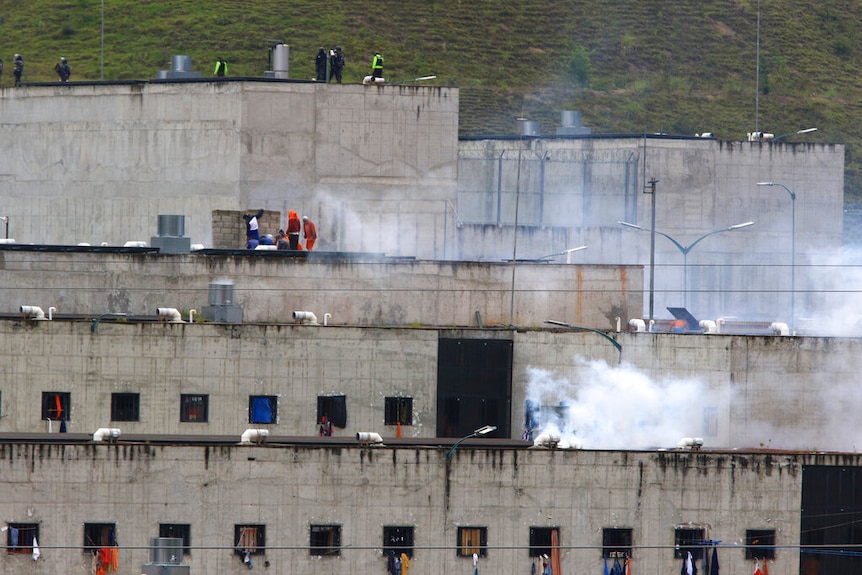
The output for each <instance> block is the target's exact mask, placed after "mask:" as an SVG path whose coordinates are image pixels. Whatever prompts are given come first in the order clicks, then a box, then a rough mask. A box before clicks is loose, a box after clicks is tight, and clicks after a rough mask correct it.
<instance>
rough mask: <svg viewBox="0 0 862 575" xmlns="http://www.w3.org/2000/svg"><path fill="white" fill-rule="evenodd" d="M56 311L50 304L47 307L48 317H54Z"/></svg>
mask: <svg viewBox="0 0 862 575" xmlns="http://www.w3.org/2000/svg"><path fill="white" fill-rule="evenodd" d="M55 311H57V308H55V307H54V306H51V307H49V308H48V319H51V320H52V319H54V312H55Z"/></svg>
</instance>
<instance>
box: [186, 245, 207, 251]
mask: <svg viewBox="0 0 862 575" xmlns="http://www.w3.org/2000/svg"><path fill="white" fill-rule="evenodd" d="M203 249H206V248H204V245H203V244H192V245H191V246H189V251H192V252H199V251H201V250H203Z"/></svg>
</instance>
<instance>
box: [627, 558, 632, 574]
mask: <svg viewBox="0 0 862 575" xmlns="http://www.w3.org/2000/svg"><path fill="white" fill-rule="evenodd" d="M626 575H632V559H631V557H629V558H628V559H626Z"/></svg>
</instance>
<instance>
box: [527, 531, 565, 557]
mask: <svg viewBox="0 0 862 575" xmlns="http://www.w3.org/2000/svg"><path fill="white" fill-rule="evenodd" d="M554 539H556V541H554ZM559 546H560V528H559V527H530V557H541V556H542V555H550V554H551V549H552V548H553V547H559Z"/></svg>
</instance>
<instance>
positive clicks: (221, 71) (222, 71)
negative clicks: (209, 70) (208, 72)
mask: <svg viewBox="0 0 862 575" xmlns="http://www.w3.org/2000/svg"><path fill="white" fill-rule="evenodd" d="M213 76H219V77H221V76H227V62H225V61H224V58H222V57H221V56H219V57H218V58H216V64H215V70H213Z"/></svg>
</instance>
